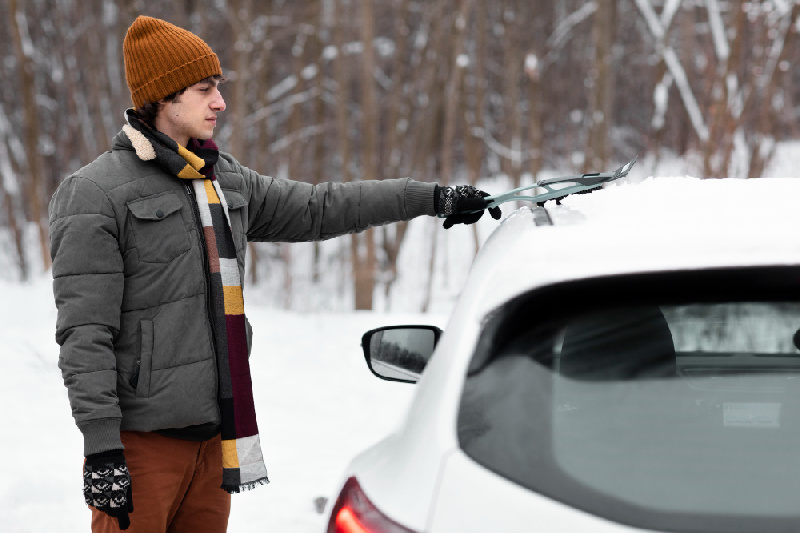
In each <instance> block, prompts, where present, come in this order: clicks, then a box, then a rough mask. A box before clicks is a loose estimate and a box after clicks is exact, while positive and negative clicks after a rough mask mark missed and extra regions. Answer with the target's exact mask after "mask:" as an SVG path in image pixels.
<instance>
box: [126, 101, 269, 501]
mask: <svg viewBox="0 0 800 533" xmlns="http://www.w3.org/2000/svg"><path fill="white" fill-rule="evenodd" d="M125 118H126V119H127V121H128V124H126V125H125V126H123V128H122V130H123V131H124V132H125V134H126V135H127V136H128V139H130V141H131V144H132V145H133V147H134V150H136V154H137V155H138V156H139V158H140V159H142V160H145V161H148V160H155V162H156V163H158V164H159V165H161V167H163V168H164V169H165V170H166V171H167V172H169V173H170V174H174V175H175V176H177V177H178V178H181V179H185V180H190V181H189V183H191V189H189V192H190V193H191V195H192V196H193V197H194V199H195V201H196V203H197V208H198V211H199V213H200V221H201V223H202V225H203V236H204V240H205V248H206V254H207V256H208V274H209V281H210V286H211V301H212V306H211V307H212V309H210V312H211V314H212V326H213V333H214V340H215V344H216V346H215V347H216V353H217V370H218V375H219V407H220V413H221V416H222V467H223V470H222V489H223V490H226V491H228V492H231V493H233V492H240V491H242V490H248V489H252V488H255V487H256V486H258V485H264V484H266V483H269V479H268V478H267V469H266V466H264V460H263V458H262V456H261V444H260V442H259V438H258V426H257V424H256V411H255V405H254V402H253V387H252V382H251V379H250V364H249V362H248V358H247V333H246V330H245V317H244V298H243V293H242V280H241V279H240V276H239V266H238V264H237V261H236V248H235V247H234V244H233V234H232V231H231V223H230V218H229V216H228V204H227V203H226V202H225V196H224V195H223V194H222V190H221V189H220V187H219V183H218V182H217V180H216V177H215V176H214V164H215V163H216V162H217V159H218V157H219V152H218V150H217V146H216V144H214V141H212V140H210V139H209V140H207V141H198V140H196V139H190V141H189V147H188V148H184V147H183V146H181V145H179V144H178V143H176V142H175V141H174V140H172V139H171V138H170V137H168V136H167V135H164V134H163V133H161V132H159V131H157V130H155V129H153V128H150V127H148V126H147V125H146V124H144V123H143V122H142V121H141V120H140V119H139V118H138V117H137V115H136V112H135V111H134V110H132V109H129V110H128V111H127V112H126V113H125Z"/></svg>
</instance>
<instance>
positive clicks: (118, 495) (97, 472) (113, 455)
mask: <svg viewBox="0 0 800 533" xmlns="http://www.w3.org/2000/svg"><path fill="white" fill-rule="evenodd" d="M83 497H84V499H85V500H86V503H87V505H91V506H92V507H94V508H96V509H97V510H98V511H102V512H104V513H106V514H107V515H108V516H111V517H113V518H116V519H117V521H119V528H120V529H128V526H130V525H131V520H130V518H129V517H128V513H132V512H133V498H132V496H131V476H130V474H129V473H128V465H127V463H126V462H125V456H124V455H123V453H122V450H110V451H107V452H102V453H95V454H92V455H90V456H89V457H87V458H86V462H85V463H84V465H83Z"/></svg>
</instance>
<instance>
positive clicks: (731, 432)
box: [458, 268, 800, 532]
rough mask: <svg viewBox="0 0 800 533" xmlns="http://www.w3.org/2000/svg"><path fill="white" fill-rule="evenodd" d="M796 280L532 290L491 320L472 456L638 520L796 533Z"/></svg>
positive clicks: (663, 277)
mask: <svg viewBox="0 0 800 533" xmlns="http://www.w3.org/2000/svg"><path fill="white" fill-rule="evenodd" d="M798 280H800V275H798V271H797V270H795V269H789V268H782V269H729V270H725V271H717V272H711V271H706V272H702V273H660V274H648V275H638V276H627V277H616V278H608V279H605V280H587V281H582V282H580V283H574V284H565V285H563V286H558V287H550V288H548V289H546V290H540V291H534V292H532V293H530V294H526V295H523V296H521V297H520V298H518V299H517V300H515V301H514V302H511V303H510V304H508V305H507V306H505V307H504V308H502V309H500V310H498V311H497V312H496V313H494V314H493V316H492V317H490V318H489V320H487V323H486V327H485V330H484V332H483V334H482V338H481V341H480V343H479V346H478V349H477V350H476V353H475V356H474V357H473V361H472V364H471V366H470V372H469V374H468V377H467V380H466V384H465V387H464V391H463V395H462V399H461V404H460V410H459V416H458V437H459V442H460V446H461V447H462V449H463V450H464V451H465V453H467V455H469V456H470V457H472V458H473V459H474V460H475V461H477V462H478V463H480V464H482V465H484V466H486V467H487V468H489V469H490V470H492V471H494V472H496V473H497V474H499V475H501V476H504V477H506V478H507V479H509V480H511V481H513V482H515V483H517V484H519V485H521V486H523V487H526V488H528V489H530V490H533V491H536V492H539V493H541V494H544V495H546V496H550V497H552V498H554V499H557V500H559V501H562V502H564V503H567V504H570V505H572V506H575V507H577V508H580V509H583V510H586V511H588V512H591V513H593V514H596V515H599V516H603V517H606V518H609V519H612V520H615V521H618V522H621V523H625V524H629V525H632V526H637V527H644V528H650V529H658V530H664V531H693V532H697V531H704V532H705V531H708V532H712V531H714V532H716V531H720V532H722V531H724V532H729V531H784V530H791V529H792V524H794V525H796V524H797V523H798V522H797V520H798V518H800V506H798V493H799V492H798V488H800V452H799V451H798V450H800V350H799V349H798V344H800V335H799V334H798V331H800V298H798V296H800V292H798V283H799V281H798Z"/></svg>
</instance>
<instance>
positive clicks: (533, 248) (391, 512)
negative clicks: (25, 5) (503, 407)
mask: <svg viewBox="0 0 800 533" xmlns="http://www.w3.org/2000/svg"><path fill="white" fill-rule="evenodd" d="M798 202H800V180H794V179H760V180H698V179H693V178H659V179H648V180H646V181H645V182H643V183H640V184H636V185H625V184H622V185H616V184H615V185H612V186H609V187H607V188H606V189H603V190H599V191H597V192H594V193H593V194H590V195H576V196H570V197H568V198H567V199H565V200H564V201H563V203H562V205H556V204H555V203H554V202H549V203H548V204H546V215H547V216H546V217H544V218H545V219H547V218H548V217H549V220H550V221H551V222H552V223H553V224H554V225H553V226H546V225H545V226H542V225H541V223H542V219H543V217H542V212H541V211H542V210H541V209H540V208H536V209H531V208H529V207H524V208H521V209H518V210H517V211H515V212H514V213H512V214H511V215H510V216H508V217H507V218H506V219H505V220H504V221H503V222H502V223H501V225H500V227H499V228H498V229H497V230H496V231H495V232H494V233H493V234H492V235H491V236H490V237H489V239H488V240H487V241H486V243H485V244H484V245H483V247H482V248H481V251H480V253H479V254H478V256H477V258H476V260H475V262H474V264H473V265H472V267H471V270H470V274H469V276H468V279H467V281H466V283H465V288H464V290H463V292H462V294H461V295H460V297H459V299H458V302H457V303H456V305H455V308H454V312H453V314H452V316H451V318H450V320H449V322H448V324H447V327H446V328H445V330H444V333H443V335H442V337H441V339H440V341H439V344H438V346H437V348H436V351H435V353H434V355H433V356H432V358H431V360H430V362H429V363H428V366H427V367H426V369H425V371H424V372H423V374H422V376H421V379H420V381H419V383H418V384H417V385H416V387H417V391H416V393H415V395H414V398H413V400H412V401H411V403H410V406H409V409H408V412H407V414H406V416H405V417H404V418H403V420H401V421H400V423H399V425H398V428H397V430H396V431H395V432H393V433H392V434H391V435H389V436H388V437H387V438H385V439H384V440H382V441H380V442H379V443H377V444H376V445H374V446H373V447H371V448H370V449H368V450H366V451H365V452H363V453H362V454H360V455H359V456H357V457H356V458H355V459H354V460H353V461H352V463H351V464H350V465H349V466H348V468H347V470H346V471H345V472H344V474H343V476H342V483H341V485H343V484H344V480H346V479H347V478H348V477H350V476H355V477H356V478H357V479H358V482H359V484H360V485H361V488H362V489H363V490H364V492H365V494H366V495H367V496H368V497H369V498H370V500H371V501H372V503H373V504H374V505H375V506H376V507H377V508H379V509H380V510H381V512H383V513H385V514H386V515H387V516H388V517H389V518H391V519H393V520H396V521H397V522H398V523H400V524H402V525H404V526H406V527H409V528H411V529H413V530H415V531H431V532H433V533H438V532H440V531H442V532H444V531H468V530H469V529H459V527H464V524H472V523H478V520H479V517H478V516H477V513H473V512H472V511H474V510H475V509H478V508H479V505H480V504H481V501H482V499H484V498H486V495H487V494H493V497H494V495H499V494H502V495H503V498H502V504H499V503H495V504H493V506H492V509H493V511H492V512H493V513H496V514H497V515H502V514H507V517H506V518H504V520H507V523H506V522H504V523H503V524H504V525H503V527H502V528H498V529H495V530H498V531H499V530H503V531H513V530H514V524H517V525H519V524H524V525H523V526H520V527H522V528H523V529H526V528H525V527H524V526H525V525H527V526H530V525H531V522H530V516H531V513H536V516H541V517H543V518H542V523H541V529H540V530H542V531H548V530H553V531H555V530H558V531H568V530H575V531H587V530H591V531H620V532H625V531H633V529H631V528H630V527H627V526H623V525H620V524H616V523H611V522H608V521H606V520H604V519H601V518H597V517H594V516H591V515H588V514H586V513H583V512H580V511H577V510H575V509H572V508H570V507H569V506H565V505H563V504H561V503H558V502H555V501H553V500H549V499H547V498H545V497H543V496H540V495H537V494H535V493H533V492H531V491H528V490H527V489H523V488H521V487H518V486H516V485H514V484H513V483H511V482H509V481H506V480H504V479H502V478H500V477H499V476H497V475H494V474H492V473H490V472H489V471H488V470H486V469H484V468H483V467H480V466H479V465H477V464H476V463H474V462H473V461H471V460H469V459H468V458H467V457H466V456H465V455H464V454H463V452H461V451H460V450H459V447H458V439H457V435H456V418H457V414H458V409H459V402H460V393H461V390H462V389H463V386H464V381H465V375H466V370H467V367H468V365H469V362H470V358H471V356H472V354H473V352H474V347H475V344H476V341H477V340H478V338H479V335H480V331H481V326H482V324H483V322H484V320H485V319H486V317H487V315H489V314H490V313H491V312H492V310H494V309H496V308H497V307H498V306H499V305H502V304H503V303H504V302H506V301H508V300H509V299H511V298H513V297H514V296H516V295H518V294H520V293H522V292H524V291H528V290H530V289H534V288H536V287H541V286H544V285H548V284H552V283H557V282H562V281H569V280H577V279H585V278H592V277H604V276H614V275H619V274H626V273H636V272H658V271H673V270H695V269H705V268H718V267H736V266H759V265H800V238H796V237H792V236H791V231H792V229H794V228H798V227H800V209H797V206H796V204H797V203H798ZM545 222H546V220H545ZM537 224H538V225H537ZM391 386H403V385H391ZM341 485H340V486H341ZM451 490H452V491H456V490H459V491H460V492H459V496H458V497H457V496H454V495H453V494H450V491H451ZM459 498H461V499H462V500H461V501H462V502H463V503H461V504H459ZM434 504H435V505H436V507H435V505H434ZM451 513H452V515H451ZM459 515H460V516H461V517H459ZM556 522H558V524H559V525H558V526H557V527H556V526H553V527H547V526H546V524H547V523H552V524H555V523H556ZM518 523H519V524H518ZM538 524H539V522H538V521H537V526H538ZM573 524H574V527H573ZM459 525H460V526H459ZM506 525H508V529H506V528H505V526H506ZM567 525H569V527H566V526H567ZM472 530H476V531H477V530H480V529H472ZM486 530H488V529H484V531H486ZM520 530H522V529H520ZM636 531H641V530H638V529H637V530H636Z"/></svg>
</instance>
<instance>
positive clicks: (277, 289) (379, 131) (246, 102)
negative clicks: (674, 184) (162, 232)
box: [0, 0, 800, 311]
mask: <svg viewBox="0 0 800 533" xmlns="http://www.w3.org/2000/svg"><path fill="white" fill-rule="evenodd" d="M139 14H147V15H150V16H155V17H160V18H164V19H166V20H168V21H170V22H173V23H175V24H178V25H180V26H183V27H185V28H187V29H190V30H192V31H193V32H195V33H197V34H198V35H200V36H202V37H203V38H204V39H205V40H206V41H207V42H208V43H209V44H210V45H211V46H212V48H213V49H214V50H215V51H216V52H217V53H218V55H219V56H220V59H221V61H222V64H223V69H224V71H225V73H226V75H227V76H228V77H229V78H230V82H229V83H227V84H225V85H223V88H222V91H223V96H224V97H225V99H226V102H227V104H228V109H227V110H226V111H225V112H224V113H223V117H222V120H221V121H220V122H221V124H220V127H219V128H218V131H217V136H216V141H217V143H218V144H219V145H220V146H221V147H222V148H223V149H224V150H226V151H229V152H231V153H232V154H234V155H235V157H237V158H238V159H239V160H240V161H241V162H242V163H243V164H245V165H247V166H250V167H252V168H254V169H257V170H258V171H259V172H261V173H263V174H268V175H273V176H281V177H291V178H292V179H296V180H304V181H309V182H312V183H317V182H320V181H351V180H362V179H380V178H391V177H405V176H410V177H412V178H414V179H418V180H423V181H436V182H438V183H441V184H447V183H450V184H458V183H465V182H470V183H476V182H479V184H480V186H481V187H483V188H484V189H487V190H489V191H490V192H501V191H502V190H504V189H506V188H510V187H513V186H517V185H519V184H526V183H531V182H533V181H534V180H538V179H542V178H543V177H550V176H551V175H557V174H559V173H575V172H582V171H603V170H608V169H610V167H615V166H618V165H619V164H621V163H622V162H624V161H627V160H628V159H630V158H631V157H633V156H634V155H637V154H638V155H639V157H640V163H639V165H638V167H637V168H636V171H635V172H634V173H633V174H635V175H638V176H640V177H646V176H648V175H658V174H664V173H665V172H668V173H670V174H673V175H674V174H680V175H683V174H688V175H692V176H696V177H702V178H758V177H760V176H763V175H765V172H766V173H769V169H770V168H771V167H770V165H773V166H774V165H775V164H779V163H780V162H779V161H776V150H779V149H780V148H781V147H784V148H785V147H787V146H793V145H792V144H791V141H792V140H796V139H799V138H800V124H799V123H798V118H799V117H800V67H798V64H800V61H798V59H800V39H798V38H797V37H798V31H799V30H800V18H799V17H800V2H798V1H797V0H759V1H745V0H619V1H611V0H596V1H584V0H536V1H535V2H533V1H531V0H314V1H311V0H308V1H301V2H298V1H289V0H209V1H201V0H182V1H174V2H157V1H149V0H80V1H78V0H0V15H2V16H1V17H0V18H1V19H2V23H0V27H2V31H0V77H1V78H2V80H3V82H2V85H3V90H2V91H0V230H2V231H1V232H0V236H1V237H2V239H1V240H0V245H1V246H2V247H1V248H0V257H2V263H3V264H2V267H3V268H2V269H0V270H1V271H2V272H3V274H2V276H3V278H4V279H7V280H11V281H18V280H26V279H30V278H31V276H35V275H37V273H42V272H46V271H47V268H48V266H49V254H48V244H47V242H48V238H47V203H48V201H49V198H50V196H51V194H52V192H53V191H54V189H55V188H56V186H57V185H58V183H59V182H60V181H61V180H62V179H63V178H64V177H65V176H66V175H68V174H69V173H70V172H73V171H75V170H76V169H78V168H80V167H81V166H83V165H85V164H87V163H89V162H90V161H91V160H93V159H94V158H95V157H96V156H97V155H98V154H99V153H101V152H102V151H104V150H106V149H108V148H109V146H110V139H111V138H112V136H113V135H114V134H115V133H116V132H117V131H118V130H119V128H120V126H121V123H122V112H123V110H124V109H125V108H126V107H128V106H130V96H129V92H128V90H127V87H126V84H125V79H124V68H123V62H122V53H121V48H122V40H123V38H124V35H125V31H126V29H127V27H128V26H129V25H130V23H131V22H132V21H133V20H134V18H135V17H136V16H137V15H139ZM778 153H779V152H778ZM508 211H509V208H508V207H506V212H508ZM415 223H416V221H415ZM417 225H420V226H421V228H420V229H419V230H415V232H410V231H409V229H408V228H409V225H407V224H398V225H394V226H390V227H385V228H378V229H375V230H371V231H370V232H367V233H366V234H363V235H360V236H353V237H352V238H345V239H337V240H334V241H331V242H326V243H322V244H308V245H291V246H290V245H283V244H258V245H253V246H251V250H250V254H249V257H250V264H249V265H248V272H249V273H248V277H249V280H248V282H249V283H250V284H251V285H254V286H257V287H260V289H258V290H251V291H250V297H253V296H254V295H255V297H256V298H261V301H262V303H266V304H268V305H271V306H274V307H277V308H290V309H298V310H303V309H313V310H329V311H343V310H350V309H378V310H412V311H427V310H431V309H433V308H435V306H436V302H437V290H440V288H441V286H442V284H443V283H444V284H446V283H447V282H446V280H436V279H435V273H436V272H440V271H443V272H445V277H447V273H451V274H452V276H451V277H452V278H453V279H461V274H460V272H461V270H464V268H461V264H460V263H459V264H458V265H450V264H449V263H448V259H447V253H445V252H446V250H447V249H448V247H452V246H458V247H462V248H469V252H468V253H467V254H466V255H467V257H466V260H465V262H466V265H467V266H468V264H469V257H471V254H473V253H474V252H475V250H476V249H477V247H478V246H479V244H480V243H481V242H482V240H483V238H485V234H482V233H480V232H481V231H482V230H481V229H480V227H479V226H476V227H473V228H455V229H452V230H449V232H448V233H446V234H445V232H444V231H442V230H441V228H440V227H439V225H438V224H437V221H435V220H432V219H429V220H426V221H424V222H419V223H418V224H417ZM483 227H488V226H485V225H484V226H483ZM489 229H491V228H489ZM410 235H412V236H411V237H410ZM454 235H461V236H462V237H454ZM410 238H413V239H415V247H417V248H419V250H418V251H417V252H414V254H413V259H407V260H406V264H407V265H408V266H407V267H406V268H409V269H411V271H410V272H408V277H409V278H411V279H413V280H414V284H413V286H409V287H411V288H409V287H405V288H399V287H398V286H397V280H398V277H399V272H400V269H401V268H402V264H403V259H402V254H401V250H402V249H403V245H404V243H406V242H408V241H409V239H410ZM453 239H456V240H457V242H458V244H453V243H452V242H450V241H453ZM457 287H458V283H455V289H453V290H456V289H457ZM409 290H410V291H412V292H413V293H414V294H413V297H409V296H408V294H409ZM401 296H402V298H401Z"/></svg>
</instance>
